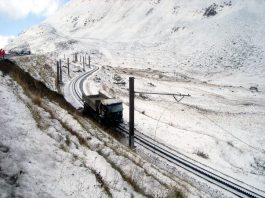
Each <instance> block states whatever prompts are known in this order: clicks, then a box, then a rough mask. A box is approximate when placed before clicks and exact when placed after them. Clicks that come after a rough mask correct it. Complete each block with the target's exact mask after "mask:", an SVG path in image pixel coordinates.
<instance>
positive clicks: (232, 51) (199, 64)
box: [8, 0, 265, 190]
mask: <svg viewBox="0 0 265 198" xmlns="http://www.w3.org/2000/svg"><path fill="white" fill-rule="evenodd" d="M264 24H265V1H264V0H230V1H228V0H203V1H202V0H191V1H186V0H130V1H128V0H108V1H103V0H102V1H95V0H72V1H69V2H68V3H67V4H66V5H65V6H64V7H62V8H61V9H59V10H58V11H57V12H56V13H55V14H54V15H52V16H51V17H49V18H48V19H47V20H45V21H44V22H42V23H41V24H39V25H36V26H33V27H31V28H29V29H27V30H25V31H24V32H22V33H21V34H20V35H19V36H18V37H17V38H15V39H13V40H12V41H11V42H10V43H9V45H8V49H14V48H25V47H29V48H30V49H31V50H32V52H33V53H36V54H46V53H47V54H51V53H52V54H55V56H56V57H58V58H59V57H60V58H62V57H64V55H65V56H67V57H70V58H71V57H72V54H73V53H76V52H78V53H79V54H86V53H87V54H90V55H91V57H92V63H93V64H97V65H98V66H100V70H99V72H98V73H97V74H96V76H94V77H93V78H92V79H93V80H91V78H90V79H88V81H87V82H86V84H85V88H87V89H92V91H96V90H100V89H103V90H105V91H107V92H109V93H110V94H112V95H114V96H116V97H120V98H121V99H122V100H123V101H124V103H125V105H124V106H125V109H124V117H125V118H124V119H125V121H128V107H127V104H128V90H127V89H128V77H129V76H134V77H135V81H136V82H135V87H136V90H137V91H149V92H173V93H179V92H181V93H189V94H191V97H189V98H188V97H187V98H184V99H183V100H182V101H181V102H179V103H177V102H176V101H175V100H174V99H173V98H170V97H165V96H163V97H162V96H153V95H152V96H149V95H146V96H145V95H144V96H137V99H136V104H135V105H136V128H137V129H138V130H139V131H141V132H142V133H145V134H147V135H149V136H151V137H153V138H155V139H157V140H158V141H160V142H161V143H163V144H166V145H168V146H170V147H172V148H174V149H176V150H178V151H180V152H182V153H183V154H185V155H187V156H189V157H191V158H193V159H195V160H197V161H199V162H201V163H203V164H205V165H208V166H210V167H212V168H214V169H217V170H219V171H220V172H223V173H225V174H228V175H230V176H232V177H234V178H236V179H239V180H241V181H244V182H245V183H247V184H250V185H252V186H254V187H256V188H258V189H260V190H264V189H265V144H264V142H265V94H264V93H265V37H264V34H265V25H264ZM54 66H55V65H54ZM117 81H119V82H120V81H124V82H125V83H126V84H125V85H124V86H123V85H117V84H115V82H117ZM95 87H97V89H95ZM92 91H87V92H92Z"/></svg>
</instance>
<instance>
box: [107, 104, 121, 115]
mask: <svg viewBox="0 0 265 198" xmlns="http://www.w3.org/2000/svg"><path fill="white" fill-rule="evenodd" d="M108 109H109V111H110V112H112V113H116V112H120V111H122V110H123V108H122V103H119V104H115V105H109V106H108Z"/></svg>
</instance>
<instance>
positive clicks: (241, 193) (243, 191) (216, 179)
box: [72, 68, 264, 198]
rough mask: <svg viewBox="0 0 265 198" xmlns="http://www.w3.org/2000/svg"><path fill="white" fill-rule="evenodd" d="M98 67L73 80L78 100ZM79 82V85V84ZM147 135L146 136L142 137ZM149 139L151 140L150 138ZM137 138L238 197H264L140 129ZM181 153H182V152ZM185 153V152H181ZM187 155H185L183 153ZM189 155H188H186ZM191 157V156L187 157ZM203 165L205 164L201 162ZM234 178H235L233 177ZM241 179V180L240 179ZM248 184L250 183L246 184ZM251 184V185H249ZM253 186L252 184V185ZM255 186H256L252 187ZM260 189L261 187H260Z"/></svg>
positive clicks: (178, 164) (151, 148) (160, 154)
mask: <svg viewBox="0 0 265 198" xmlns="http://www.w3.org/2000/svg"><path fill="white" fill-rule="evenodd" d="M97 70H98V68H94V69H93V70H90V71H89V72H87V73H85V74H83V75H81V76H79V77H77V78H76V79H75V80H74V81H73V87H72V88H73V89H74V91H75V94H76V96H77V97H78V98H77V99H78V101H79V102H80V103H81V104H83V103H82V93H83V92H84V91H83V90H82V88H83V83H84V80H85V79H86V77H87V76H89V75H91V74H92V73H93V72H95V71H97ZM78 83H79V86H78ZM77 89H79V90H80V91H81V92H82V93H81V95H80V93H79V92H78V90H77ZM116 129H117V130H119V131H120V132H122V133H124V134H126V135H128V134H129V131H128V129H127V128H126V127H125V126H122V125H119V126H118V127H117V128H116ZM141 135H142V136H145V137H141ZM148 139H149V140H148ZM135 140H136V143H137V144H139V145H140V146H142V147H144V148H146V149H147V150H149V151H151V152H152V151H155V154H156V155H158V156H160V157H162V158H163V159H165V160H167V161H168V162H170V163H172V164H174V165H177V166H180V167H181V168H183V169H185V170H187V171H188V172H190V173H192V174H194V175H196V176H198V177H200V178H202V179H204V180H206V181H207V182H210V183H212V184H214V185H216V186H218V187H220V188H222V189H224V190H226V191H228V192H230V193H232V194H234V195H236V196H238V197H253V198H264V196H262V195H260V194H258V193H256V192H254V191H252V190H250V189H247V188H245V187H243V186H240V185H239V184H236V183H234V182H233V181H230V180H228V179H226V178H224V177H222V176H220V175H217V174H216V173H213V172H211V171H209V170H207V169H205V168H203V167H200V166H198V165H197V164H196V163H193V162H190V161H189V160H187V159H184V158H183V157H180V156H178V155H176V154H174V153H173V152H171V151H168V150H167V149H171V148H169V147H167V146H164V145H162V144H160V143H158V142H157V141H155V140H153V139H152V138H150V137H147V136H146V135H145V134H143V133H140V132H139V131H136V134H135ZM162 147H166V148H167V149H164V148H162ZM171 150H173V149H171ZM174 152H176V153H178V152H177V151H174ZM180 154H181V153H180ZM181 155H183V154H181ZM183 156H185V155H183ZM185 157H187V156H185ZM187 158H189V157H187ZM201 165H203V164H201ZM233 179H234V178H233ZM238 181H239V180H238ZM245 185H248V184H245ZM248 186H249V185H248ZM250 187H252V186H250ZM252 188H255V187H252ZM258 190H259V189H258Z"/></svg>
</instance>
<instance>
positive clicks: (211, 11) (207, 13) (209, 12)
mask: <svg viewBox="0 0 265 198" xmlns="http://www.w3.org/2000/svg"><path fill="white" fill-rule="evenodd" d="M216 8H217V5H216V4H215V3H214V4H212V5H210V6H209V7H208V8H206V10H205V12H204V14H203V16H206V17H210V16H215V15H216V14H217V11H216Z"/></svg>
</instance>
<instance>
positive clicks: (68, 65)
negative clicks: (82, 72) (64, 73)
mask: <svg viewBox="0 0 265 198" xmlns="http://www.w3.org/2000/svg"><path fill="white" fill-rule="evenodd" d="M67 69H68V76H70V63H69V58H67Z"/></svg>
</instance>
